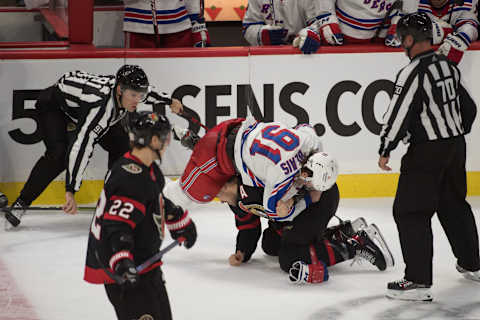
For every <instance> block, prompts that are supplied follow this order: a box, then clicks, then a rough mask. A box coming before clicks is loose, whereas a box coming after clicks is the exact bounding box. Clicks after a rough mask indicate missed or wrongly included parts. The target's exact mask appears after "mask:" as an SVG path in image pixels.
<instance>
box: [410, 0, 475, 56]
mask: <svg viewBox="0 0 480 320" xmlns="http://www.w3.org/2000/svg"><path fill="white" fill-rule="evenodd" d="M477 2H478V1H477V0H455V1H451V0H420V3H419V5H418V11H419V12H425V13H427V14H429V16H430V19H432V27H433V44H434V45H440V47H439V48H438V50H437V52H438V53H439V54H443V55H444V56H446V57H447V59H448V60H450V61H452V62H454V63H459V62H460V60H461V59H462V57H463V53H464V52H465V50H467V49H468V47H470V44H471V43H472V42H473V41H475V40H477V38H478V30H477V28H478V19H477V17H476V15H475V6H476V5H477Z"/></svg>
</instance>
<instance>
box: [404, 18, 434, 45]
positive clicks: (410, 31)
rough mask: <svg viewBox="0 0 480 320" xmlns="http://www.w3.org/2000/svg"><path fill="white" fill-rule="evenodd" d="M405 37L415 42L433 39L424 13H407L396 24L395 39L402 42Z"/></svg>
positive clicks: (430, 24) (430, 26)
mask: <svg viewBox="0 0 480 320" xmlns="http://www.w3.org/2000/svg"><path fill="white" fill-rule="evenodd" d="M407 35H411V36H412V37H413V39H414V41H415V42H418V41H424V40H431V39H433V33H432V21H431V20H430V17H429V16H428V15H427V14H426V13H424V12H415V13H409V14H406V15H404V16H403V17H401V18H400V20H399V21H398V24H397V37H398V38H399V39H400V41H403V39H404V38H405V36H407Z"/></svg>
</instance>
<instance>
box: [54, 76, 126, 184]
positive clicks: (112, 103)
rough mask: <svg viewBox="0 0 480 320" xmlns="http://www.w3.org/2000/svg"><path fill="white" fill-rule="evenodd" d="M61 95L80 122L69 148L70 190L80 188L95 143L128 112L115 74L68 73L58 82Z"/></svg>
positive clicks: (63, 107)
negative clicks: (120, 104)
mask: <svg viewBox="0 0 480 320" xmlns="http://www.w3.org/2000/svg"><path fill="white" fill-rule="evenodd" d="M56 86H57V88H58V89H59V91H60V93H61V96H62V98H63V99H61V100H62V101H61V104H62V105H61V106H60V108H61V110H62V111H63V112H65V114H66V115H67V116H68V117H69V118H70V119H71V120H72V121H73V122H74V123H75V124H76V127H77V135H76V138H75V140H74V141H73V143H71V144H70V147H69V150H68V151H67V174H66V189H67V191H71V192H75V191H78V190H79V189H80V185H81V182H82V176H83V173H84V171H85V169H86V167H87V164H88V162H89V160H90V157H91V156H92V154H93V148H94V145H95V144H96V143H97V142H98V140H99V139H100V138H101V137H102V136H103V135H104V134H105V133H106V132H107V131H108V129H109V128H110V127H111V126H113V125H114V124H115V123H117V122H118V121H120V120H121V119H122V118H123V117H124V116H125V114H126V111H125V109H123V108H119V107H118V106H117V101H116V99H115V94H112V91H113V89H114V87H115V76H113V75H106V76H102V75H95V74H90V73H86V72H83V71H72V72H69V73H66V74H64V75H63V76H62V77H61V78H60V80H58V82H57V84H56Z"/></svg>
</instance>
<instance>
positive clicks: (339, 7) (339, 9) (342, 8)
mask: <svg viewBox="0 0 480 320" xmlns="http://www.w3.org/2000/svg"><path fill="white" fill-rule="evenodd" d="M396 1H397V0H322V17H326V16H327V15H329V14H331V15H335V16H336V17H337V19H338V24H339V26H340V30H342V33H343V34H344V35H345V36H347V37H349V38H354V39H359V40H365V39H372V38H374V37H375V34H376V32H377V30H378V29H379V28H382V30H380V34H379V37H381V38H384V37H385V36H386V32H387V30H388V28H389V27H390V20H391V19H392V18H393V17H394V16H395V15H397V14H398V11H397V10H393V12H392V13H391V14H390V16H389V17H388V19H387V21H386V23H385V25H383V26H382V22H383V20H384V18H385V16H386V15H387V11H388V10H389V9H390V7H391V6H392V5H393V3H394V2H396ZM406 2H408V1H404V4H405V3H406ZM404 10H405V8H404ZM409 10H410V9H409Z"/></svg>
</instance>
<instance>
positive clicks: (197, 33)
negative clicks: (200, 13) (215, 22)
mask: <svg viewBox="0 0 480 320" xmlns="http://www.w3.org/2000/svg"><path fill="white" fill-rule="evenodd" d="M192 38H193V46H194V47H196V48H205V47H210V45H211V44H210V35H209V34H208V30H207V24H206V23H205V19H198V20H194V21H192Z"/></svg>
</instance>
